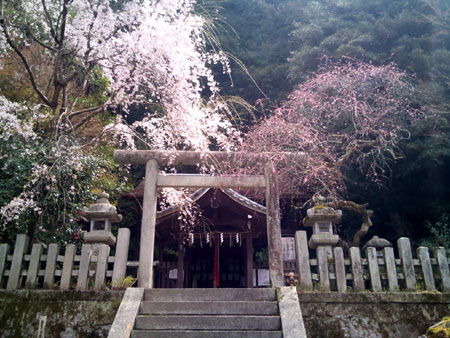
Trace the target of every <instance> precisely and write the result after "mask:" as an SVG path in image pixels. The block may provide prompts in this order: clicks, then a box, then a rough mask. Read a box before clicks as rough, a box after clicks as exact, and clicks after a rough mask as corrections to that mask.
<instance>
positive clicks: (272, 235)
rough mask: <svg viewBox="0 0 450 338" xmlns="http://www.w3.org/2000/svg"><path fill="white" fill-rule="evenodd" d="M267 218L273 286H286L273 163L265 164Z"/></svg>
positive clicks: (275, 175)
mask: <svg viewBox="0 0 450 338" xmlns="http://www.w3.org/2000/svg"><path fill="white" fill-rule="evenodd" d="M265 175H266V208H267V211H266V213H267V214H266V218H267V241H268V249H269V271H270V281H271V283H272V287H281V286H284V267H283V245H282V243H281V225H280V201H279V194H278V179H277V173H276V171H275V168H274V166H273V164H272V163H270V162H268V163H267V164H266V166H265Z"/></svg>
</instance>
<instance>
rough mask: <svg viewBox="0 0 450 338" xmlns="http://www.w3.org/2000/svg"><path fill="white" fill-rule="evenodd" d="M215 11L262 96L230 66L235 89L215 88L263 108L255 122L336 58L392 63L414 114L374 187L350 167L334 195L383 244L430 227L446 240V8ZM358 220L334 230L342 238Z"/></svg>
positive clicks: (270, 6)
mask: <svg viewBox="0 0 450 338" xmlns="http://www.w3.org/2000/svg"><path fill="white" fill-rule="evenodd" d="M222 6H223V11H222V13H223V15H224V17H225V19H226V21H227V22H229V23H230V24H231V25H232V26H233V28H234V29H235V31H236V35H237V36H239V39H236V38H235V36H233V35H232V34H226V35H225V36H224V39H223V41H224V46H226V48H227V49H228V50H230V52H231V53H232V54H233V55H235V56H236V57H238V58H239V59H240V60H241V61H242V62H243V64H245V66H246V67H247V69H248V71H249V72H250V74H251V75H252V76H253V78H254V79H255V81H256V83H257V84H258V85H259V86H260V88H261V91H259V90H258V88H257V87H256V86H255V85H253V84H252V82H251V80H250V79H249V77H247V76H246V75H245V71H243V70H242V69H241V67H240V66H239V65H237V64H232V70H233V72H232V74H233V75H234V79H235V84H234V87H233V88H231V89H227V88H224V90H225V91H226V92H228V91H230V92H231V93H234V94H238V95H241V96H243V97H244V98H245V99H247V100H249V101H250V102H252V103H255V102H256V101H257V100H265V104H264V106H263V109H262V110H261V109H260V110H259V111H258V114H257V115H258V116H271V115H272V114H273V112H274V107H277V106H279V105H280V104H281V102H282V101H283V100H284V99H286V98H287V96H288V95H289V94H290V93H291V91H292V90H293V89H294V88H295V86H296V85H298V84H300V83H304V82H305V81H307V80H308V79H309V78H311V77H314V72H316V71H317V70H318V68H319V67H320V66H321V65H324V64H325V63H327V62H331V61H332V60H334V61H338V60H339V59H340V58H342V57H343V56H346V57H351V58H354V59H355V60H361V61H364V62H367V63H370V64H373V65H377V66H381V65H387V64H390V63H391V62H394V63H395V64H396V65H397V66H398V67H399V69H401V70H404V71H406V72H407V74H408V76H409V77H410V82H411V85H413V86H414V94H413V97H412V100H413V101H414V105H416V107H417V108H420V109H421V110H422V112H423V115H422V116H421V118H420V120H419V121H418V123H415V124H413V125H412V126H410V128H408V131H409V132H410V134H409V135H408V136H407V137H405V139H404V140H402V141H401V142H399V143H398V149H397V150H398V152H397V154H396V157H397V159H396V160H395V161H390V162H389V165H388V166H389V168H388V170H387V171H386V172H385V173H386V177H385V178H384V179H383V180H382V181H379V182H377V183H374V182H373V181H370V180H369V181H368V180H367V175H366V173H364V172H361V170H359V168H358V166H355V165H353V166H351V167H349V168H347V169H346V173H345V185H346V189H345V191H344V192H343V194H344V196H345V197H346V198H349V199H351V200H354V201H356V202H359V203H366V202H367V203H369V208H370V209H373V210H374V216H373V223H374V228H373V231H374V232H376V233H378V234H380V235H382V236H385V237H387V238H390V239H395V238H397V237H398V236H403V235H408V236H413V238H415V239H416V240H417V241H418V242H419V241H420V240H421V239H422V238H423V237H426V236H428V235H429V234H430V228H429V225H430V224H429V222H431V223H433V224H434V223H435V222H438V223H437V227H438V228H439V227H440V228H439V229H440V230H441V231H440V232H439V234H438V237H440V239H441V240H442V241H441V243H444V241H446V240H447V241H448V238H449V231H450V230H449V229H450V224H448V220H447V219H446V214H447V213H448V212H450V170H449V168H450V133H449V131H450V130H449V125H448V123H449V118H450V116H449V112H450V110H449V103H450V4H449V3H448V2H447V1H432V0H430V1H428V0H397V1H395V0H394V1H390V0H389V1H384V0H378V1H370V2H368V1H362V0H361V1H359V0H349V1H327V0H321V1H301V0H299V1H276V0H273V1H271V0H254V1H253V0H250V1H244V2H243V1H225V2H223V3H222ZM258 108H261V106H258ZM257 123H258V122H257ZM442 217H443V218H442ZM347 220H348V219H347ZM358 221H359V218H357V219H355V220H354V222H355V223H354V224H353V226H346V225H344V226H343V227H342V231H343V233H344V236H345V237H346V238H347V239H349V238H350V237H351V234H352V233H354V231H355V227H357V226H358V225H357V223H358ZM442 223H444V224H442ZM427 225H428V226H427Z"/></svg>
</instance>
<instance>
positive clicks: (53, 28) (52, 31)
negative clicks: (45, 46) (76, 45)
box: [42, 0, 59, 44]
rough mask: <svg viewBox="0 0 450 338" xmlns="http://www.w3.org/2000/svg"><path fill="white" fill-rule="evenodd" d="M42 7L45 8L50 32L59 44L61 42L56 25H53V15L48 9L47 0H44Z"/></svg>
mask: <svg viewBox="0 0 450 338" xmlns="http://www.w3.org/2000/svg"><path fill="white" fill-rule="evenodd" d="M42 7H43V9H44V15H45V19H46V21H47V23H48V26H49V28H50V34H51V35H52V37H53V39H54V40H55V42H56V43H57V44H59V41H58V36H57V35H56V31H55V27H54V26H53V20H52V17H51V16H50V13H49V12H48V10H47V5H46V4H45V0H42Z"/></svg>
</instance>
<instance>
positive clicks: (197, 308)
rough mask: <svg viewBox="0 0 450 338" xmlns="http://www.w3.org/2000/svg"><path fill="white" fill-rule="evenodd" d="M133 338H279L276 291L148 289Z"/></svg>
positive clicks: (280, 332) (280, 331)
mask: <svg viewBox="0 0 450 338" xmlns="http://www.w3.org/2000/svg"><path fill="white" fill-rule="evenodd" d="M132 337H133V338H142V337H146V338H161V337H164V338H166V337H170V338H216V337H226V338H282V337H283V334H282V330H281V320H280V314H279V310H278V303H277V295H276V290H275V289H147V290H145V291H144V297H143V300H142V302H141V304H140V308H139V313H138V315H137V317H136V320H135V325H134V329H133V332H132Z"/></svg>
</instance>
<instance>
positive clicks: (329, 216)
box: [303, 195, 342, 257]
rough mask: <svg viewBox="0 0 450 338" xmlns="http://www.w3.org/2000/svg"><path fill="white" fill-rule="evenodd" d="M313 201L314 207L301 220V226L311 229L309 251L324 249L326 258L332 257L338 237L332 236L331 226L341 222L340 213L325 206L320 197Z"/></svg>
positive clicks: (324, 201) (323, 200) (322, 198)
mask: <svg viewBox="0 0 450 338" xmlns="http://www.w3.org/2000/svg"><path fill="white" fill-rule="evenodd" d="M313 201H314V207H312V208H311V209H308V210H307V212H306V217H305V218H304V219H303V224H304V225H305V226H307V227H312V229H313V234H312V236H311V238H310V239H309V242H308V244H309V247H310V248H311V249H317V248H318V247H325V249H326V250H327V253H328V256H329V257H333V251H332V247H333V246H334V245H336V244H337V242H338V241H339V236H338V235H335V234H333V225H335V224H336V223H338V222H339V221H340V220H341V217H342V211H341V210H335V209H333V208H331V207H329V206H327V205H326V200H325V198H324V197H322V196H320V195H319V196H315V197H314V198H313Z"/></svg>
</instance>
